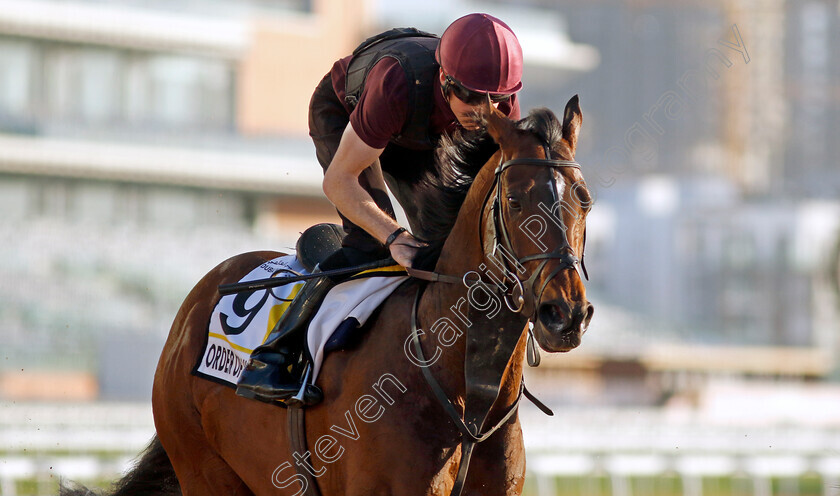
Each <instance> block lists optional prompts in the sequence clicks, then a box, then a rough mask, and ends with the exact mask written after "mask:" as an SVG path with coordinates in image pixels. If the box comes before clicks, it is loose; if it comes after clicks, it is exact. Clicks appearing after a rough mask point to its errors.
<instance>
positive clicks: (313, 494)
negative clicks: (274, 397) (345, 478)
mask: <svg viewBox="0 0 840 496" xmlns="http://www.w3.org/2000/svg"><path fill="white" fill-rule="evenodd" d="M286 417H287V419H288V423H287V427H288V430H287V432H288V435H289V444H290V445H291V448H292V453H300V454H309V447H308V446H307V443H306V417H305V416H304V408H303V406H302V404H297V405H288V408H287V409H286ZM309 456H312V455H309ZM295 467H296V469H295V471H296V472H297V473H298V475H302V476H303V478H304V480H305V481H306V487H305V488H303V495H304V496H321V491H319V490H318V482H317V481H316V480H315V477H313V476H312V474H310V473H309V472H308V471H307V470H305V469H303V468H301V466H300V465H299V464H295Z"/></svg>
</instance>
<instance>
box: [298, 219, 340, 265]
mask: <svg viewBox="0 0 840 496" xmlns="http://www.w3.org/2000/svg"><path fill="white" fill-rule="evenodd" d="M342 239H344V229H343V228H342V227H341V226H339V225H337V224H330V223H327V222H324V223H322V224H315V225H314V226H312V227H310V228H308V229H306V230H305V231H303V233H302V234H301V235H300V238H298V240H297V244H296V245H295V250H296V251H297V257H298V260H300V263H301V265H303V266H304V267H306V270H308V271H309V272H312V271H313V270H314V269H315V266H316V265H318V264H319V263H321V262H323V261H324V260H326V259H327V258H329V257H330V256H332V255H334V254H335V253H337V252H338V251H339V250H340V249H341V241H342Z"/></svg>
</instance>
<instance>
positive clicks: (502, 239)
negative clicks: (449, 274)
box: [481, 145, 586, 322]
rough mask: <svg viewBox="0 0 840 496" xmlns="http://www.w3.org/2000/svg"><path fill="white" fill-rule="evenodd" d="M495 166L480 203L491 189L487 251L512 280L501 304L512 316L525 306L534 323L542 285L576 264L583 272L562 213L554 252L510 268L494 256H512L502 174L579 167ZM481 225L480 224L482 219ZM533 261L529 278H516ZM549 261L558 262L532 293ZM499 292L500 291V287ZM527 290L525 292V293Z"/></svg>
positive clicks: (565, 163)
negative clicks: (529, 168)
mask: <svg viewBox="0 0 840 496" xmlns="http://www.w3.org/2000/svg"><path fill="white" fill-rule="evenodd" d="M543 148H544V150H545V156H546V157H550V156H551V150H550V149H549V147H548V146H547V145H543ZM499 162H500V163H499V166H498V167H496V171H495V179H494V180H493V185H492V186H491V188H490V190H489V191H488V192H487V198H485V200H484V204H485V205H486V204H487V202H488V201H489V199H490V195H492V194H493V191H494V189H495V192H496V195H495V199H494V200H493V204H492V205H491V206H490V211H491V215H492V223H491V225H490V229H491V233H490V234H491V236H492V242H493V250H492V252H491V256H492V257H493V258H495V259H496V260H499V259H500V258H501V260H500V261H501V263H502V264H503V266H504V269H505V272H506V274H505V275H506V276H507V277H510V278H511V279H513V283H514V285H515V286H514V288H511V289H509V290H508V291H506V293H505V294H504V297H503V299H504V301H505V304H506V305H507V307H508V308H509V309H510V310H511V311H512V312H515V313H519V312H522V311H523V310H524V309H525V308H526V307H528V308H530V314H531V315H530V320H531V322H535V319H536V317H537V302H539V301H540V299H541V298H542V293H543V291H545V288H546V286H547V285H548V283H549V281H551V280H552V279H553V278H554V277H555V276H557V275H558V274H559V273H560V272H562V271H564V270H567V269H576V268H577V266H578V264H581V268H582V269H583V271H584V274H586V269H585V268H584V267H583V264H582V262H581V259H579V258H578V257H577V256H576V255H575V252H574V250H573V249H572V247H571V246H570V245H569V241H568V238H567V237H566V235H565V233H566V228H565V225H564V224H563V219H562V213H561V214H560V219H559V222H560V226H561V227H562V228H563V244H562V245H561V246H560V247H559V248H558V249H556V250H554V251H552V252H549V253H536V254H533V255H526V256H524V257H519V258H517V259H516V264H515V266H514V267H513V268H511V267H509V266H508V260H507V258H506V257H505V256H504V254H503V256H502V257H497V256H496V252H497V251H499V249H502V250H503V251H504V252H506V253H507V254H510V255H512V256H516V252H515V251H514V250H513V244H512V242H511V239H510V234H509V230H508V227H507V225H506V224H505V219H504V216H503V215H502V213H501V208H502V175H503V174H504V172H505V171H506V170H508V169H509V168H511V167H513V166H515V165H537V166H544V167H551V168H554V169H562V168H565V167H572V168H575V169H578V170H580V164H579V163H577V162H575V161H573V160H555V159H550V158H514V159H511V160H508V161H506V162H502V161H501V159H499ZM483 215H484V209H482V216H483ZM481 224H482V225H483V224H484V223H483V218H482V222H481ZM481 243H482V244H481V246H484V241H483V240H482V242H481ZM535 260H541V261H542V262H541V263H540V265H539V266H538V267H537V269H536V270H534V271H533V272H532V273H531V275H530V277H528V279H526V280H524V281H523V280H522V279H520V278H519V276H518V275H517V271H518V270H517V269H518V268H520V267H523V270H524V264H525V263H527V262H532V261H535ZM549 260H560V261H561V263H560V264H559V265H558V266H557V267H555V268H554V270H553V271H552V272H551V273H550V274H549V275H548V277H546V278H545V280H544V281H543V284H542V285H541V286H540V288H539V290H538V291H535V285H536V283H537V279H538V278H539V276H540V274H541V273H542V271H543V269H544V268H545V266H546V264H548V261H549ZM500 289H501V288H500ZM517 290H518V292H519V295H518V296H516V297H515V302H511V299H512V298H514V294H515V292H516V291H517ZM526 290H527V291H526Z"/></svg>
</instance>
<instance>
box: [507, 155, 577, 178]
mask: <svg viewBox="0 0 840 496" xmlns="http://www.w3.org/2000/svg"><path fill="white" fill-rule="evenodd" d="M512 165H545V166H547V167H574V168H575V169H580V164H579V163H577V162H575V161H574V160H555V159H548V158H512V159H510V160H508V161H507V162H505V163H503V164H501V165H499V166H498V167H496V172H495V173H496V174H501V173H502V171H504V170H505V169H507V168H508V167H510V166H512Z"/></svg>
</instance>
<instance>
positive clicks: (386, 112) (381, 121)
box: [330, 56, 519, 148]
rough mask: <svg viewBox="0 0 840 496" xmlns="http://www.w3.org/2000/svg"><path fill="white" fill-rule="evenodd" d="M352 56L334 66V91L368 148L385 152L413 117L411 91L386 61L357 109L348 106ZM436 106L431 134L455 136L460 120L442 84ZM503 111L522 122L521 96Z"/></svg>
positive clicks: (398, 70)
mask: <svg viewBox="0 0 840 496" xmlns="http://www.w3.org/2000/svg"><path fill="white" fill-rule="evenodd" d="M350 59H351V56H348V57H345V58H343V59H340V60H338V61H337V62H336V63H335V64H333V67H332V70H331V71H330V76H331V78H332V84H333V89H334V90H335V93H336V95H337V96H338V99H339V100H340V101H341V102H342V103H343V104H344V106H345V108H346V109H347V111H348V112H349V113H350V124H351V125H352V126H353V130H354V131H356V134H358V135H359V138H361V139H362V141H364V142H365V143H366V144H367V145H368V146H370V147H372V148H385V146H386V145H387V144H388V142H389V141H390V140H391V138H393V137H394V136H397V135H398V134H400V131H401V130H402V129H403V127H404V126H405V123H406V120H407V119H408V117H409V115H410V111H409V110H410V109H409V108H408V100H409V94H408V91H409V88H408V81H407V80H406V77H405V71H403V69H402V67H400V64H399V62H397V60H396V59H394V58H392V57H384V58H383V59H382V60H380V61H379V62H377V63H376V64H375V65H374V66H373V67H372V68H371V70H370V72H369V73H368V75H367V78H366V80H365V88H364V91H363V92H362V94H361V96H360V97H359V102H358V103H357V104H356V107H355V108H354V109H352V111H351V109H350V108H349V107H348V105H347V104H346V103H345V102H344V89H345V79H346V76H347V66H348V65H349V64H350ZM433 93H434V106H433V109H432V115H431V117H430V119H429V128H430V129H429V134H431V135H432V136H439V135H441V134H443V133H445V132H446V133H451V132H453V131H455V129H457V128H458V127H459V126H460V125H459V124H458V119H457V118H456V117H455V114H454V113H453V112H452V109H451V108H450V107H449V104H448V103H447V102H446V99H445V98H444V97H443V92H442V91H441V89H440V80H439V79H438V78H435V82H434V90H433ZM499 110H501V111H502V112H503V113H504V114H505V115H507V116H508V117H510V118H511V119H519V101H518V100H517V95H512V96H511V98H510V100H508V101H507V102H502V103H500V104H499Z"/></svg>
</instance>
